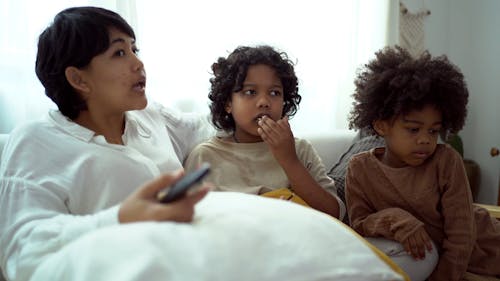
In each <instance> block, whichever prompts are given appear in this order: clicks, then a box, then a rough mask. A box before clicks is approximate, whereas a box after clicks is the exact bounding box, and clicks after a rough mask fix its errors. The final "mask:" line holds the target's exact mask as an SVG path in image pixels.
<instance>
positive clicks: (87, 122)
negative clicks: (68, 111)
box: [74, 111, 125, 145]
mask: <svg viewBox="0 0 500 281" xmlns="http://www.w3.org/2000/svg"><path fill="white" fill-rule="evenodd" d="M74 121H75V122H76V123H77V124H79V125H80V126H83V127H85V128H87V129H89V130H92V131H94V132H95V134H96V135H102V136H103V137H104V138H105V139H106V141H107V142H108V143H113V144H122V145H123V140H122V135H123V132H124V130H125V114H124V113H122V114H119V115H106V116H104V115H101V114H96V113H91V112H89V111H81V112H80V114H79V115H78V117H77V118H76V119H75V120H74Z"/></svg>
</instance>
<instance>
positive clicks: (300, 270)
mask: <svg viewBox="0 0 500 281" xmlns="http://www.w3.org/2000/svg"><path fill="white" fill-rule="evenodd" d="M34 280H182V281H185V280H214V281H220V280H252V281H253V280H273V281H274V280H290V281H293V280H307V281H314V280H403V277H402V276H401V275H399V274H398V273H396V272H395V271H393V270H392V269H391V268H390V267H389V266H388V265H387V263H385V262H384V261H383V260H382V259H380V258H379V257H378V256H377V255H376V254H374V252H373V251H372V250H371V249H370V248H369V247H368V246H367V245H366V244H365V243H364V242H363V241H362V240H360V239H359V238H358V236H356V235H354V234H353V232H351V231H350V230H349V229H347V228H346V227H345V226H344V225H343V224H342V223H341V222H339V221H338V220H335V219H333V218H331V217H330V216H328V215H326V214H323V213H320V212H317V211H315V210H313V209H310V208H307V207H303V206H300V205H298V204H294V203H291V202H287V201H284V200H277V199H271V198H263V197H259V196H255V195H248V194H242V193H232V192H210V193H209V194H208V195H207V197H206V198H205V199H203V200H202V201H201V202H200V203H199V204H198V205H197V207H196V216H195V219H194V221H193V223H192V224H179V223H170V222H163V223H154V222H149V223H134V224H125V225H117V226H113V227H108V228H104V229H100V230H97V231H94V232H93V233H90V234H88V235H85V236H84V237H82V238H80V239H79V240H77V241H75V242H73V243H72V244H70V245H69V246H68V247H65V248H63V250H62V251H61V252H59V253H56V254H54V255H53V256H51V257H50V258H48V259H47V260H46V261H45V262H44V263H42V264H41V265H40V266H39V267H38V269H37V271H36V272H35V275H34Z"/></svg>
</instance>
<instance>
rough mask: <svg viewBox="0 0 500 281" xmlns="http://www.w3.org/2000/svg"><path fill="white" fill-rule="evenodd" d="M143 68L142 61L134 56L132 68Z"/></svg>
mask: <svg viewBox="0 0 500 281" xmlns="http://www.w3.org/2000/svg"><path fill="white" fill-rule="evenodd" d="M143 69H144V63H143V62H142V60H141V59H140V58H139V57H138V56H137V55H136V56H135V61H134V70H135V71H137V70H143Z"/></svg>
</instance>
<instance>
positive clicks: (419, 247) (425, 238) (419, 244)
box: [402, 226, 432, 260]
mask: <svg viewBox="0 0 500 281" xmlns="http://www.w3.org/2000/svg"><path fill="white" fill-rule="evenodd" d="M402 244H403V247H404V248H405V250H406V252H407V253H408V254H410V255H411V256H413V258H414V259H417V260H419V259H424V258H425V251H426V250H427V251H431V250H432V244H431V238H430V237H429V234H427V231H425V228H424V227H423V226H421V227H419V228H418V229H417V231H415V232H414V233H413V234H411V235H410V236H408V238H406V240H405V241H403V242H402Z"/></svg>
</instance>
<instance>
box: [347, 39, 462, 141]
mask: <svg viewBox="0 0 500 281" xmlns="http://www.w3.org/2000/svg"><path fill="white" fill-rule="evenodd" d="M375 56H376V58H375V59H374V60H372V61H370V62H369V63H368V64H366V65H365V66H364V68H362V69H361V71H360V72H358V75H357V78H356V80H355V81H354V84H355V86H356V90H355V93H354V94H353V97H354V99H355V101H354V102H353V105H354V107H353V109H352V110H351V113H350V116H349V128H350V129H352V128H356V129H364V130H367V132H366V133H368V134H376V133H375V131H374V129H373V127H372V123H373V122H374V121H375V120H389V119H391V118H393V117H395V116H399V115H401V114H407V113H409V112H410V111H412V110H420V109H422V108H423V107H424V106H426V105H429V104H431V105H434V106H436V108H437V109H438V110H439V111H440V112H441V114H442V118H443V120H442V132H444V133H445V134H446V133H456V132H458V131H460V130H461V129H462V127H463V126H464V123H465V118H466V116H467V102H468V97H469V91H468V90H467V85H466V83H465V81H464V76H463V74H462V72H461V71H460V69H459V68H458V67H457V66H455V65H454V64H452V63H451V62H450V61H449V60H448V58H447V57H446V56H444V55H443V56H439V57H434V58H432V57H431V55H430V54H429V52H427V51H426V52H424V53H423V54H422V55H421V56H420V57H418V58H412V56H411V55H410V53H409V52H408V51H407V50H405V49H403V48H401V47H399V46H395V47H392V48H391V47H385V48H384V49H382V50H380V51H378V52H376V53H375Z"/></svg>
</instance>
